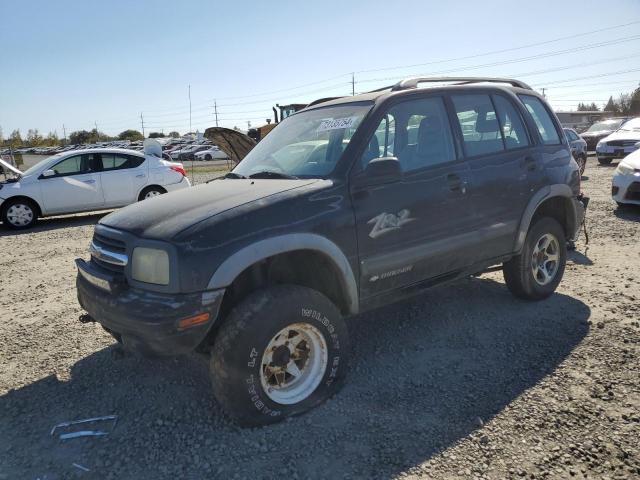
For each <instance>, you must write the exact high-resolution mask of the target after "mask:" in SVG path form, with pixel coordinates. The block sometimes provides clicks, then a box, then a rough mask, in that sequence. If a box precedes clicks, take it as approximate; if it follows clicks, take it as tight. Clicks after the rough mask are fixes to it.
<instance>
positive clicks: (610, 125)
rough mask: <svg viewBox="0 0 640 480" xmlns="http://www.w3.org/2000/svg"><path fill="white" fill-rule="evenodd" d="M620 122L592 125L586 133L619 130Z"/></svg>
mask: <svg viewBox="0 0 640 480" xmlns="http://www.w3.org/2000/svg"><path fill="white" fill-rule="evenodd" d="M621 124H622V120H604V121H603V122H597V123H594V124H593V125H591V126H590V127H589V130H587V132H601V131H603V130H617V129H618V128H620V125H621Z"/></svg>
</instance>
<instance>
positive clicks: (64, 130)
mask: <svg viewBox="0 0 640 480" xmlns="http://www.w3.org/2000/svg"><path fill="white" fill-rule="evenodd" d="M62 132H63V133H64V144H65V145H66V144H67V129H66V128H65V127H64V123H63V124H62Z"/></svg>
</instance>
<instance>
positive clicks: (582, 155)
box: [563, 128, 587, 175]
mask: <svg viewBox="0 0 640 480" xmlns="http://www.w3.org/2000/svg"><path fill="white" fill-rule="evenodd" d="M563 130H564V134H565V135H566V136H567V140H568V141H569V146H570V147H571V154H572V155H573V158H574V159H575V161H576V163H577V164H578V166H579V167H580V175H584V170H585V168H587V142H586V141H584V140H583V139H582V138H580V136H579V135H578V134H577V133H576V131H575V130H573V129H571V128H565V129H563Z"/></svg>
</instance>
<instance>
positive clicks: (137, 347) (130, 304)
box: [76, 259, 224, 355]
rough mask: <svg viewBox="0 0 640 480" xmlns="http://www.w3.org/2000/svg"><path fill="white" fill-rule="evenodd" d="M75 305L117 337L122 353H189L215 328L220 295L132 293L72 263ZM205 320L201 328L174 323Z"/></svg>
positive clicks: (99, 273)
mask: <svg viewBox="0 0 640 480" xmlns="http://www.w3.org/2000/svg"><path fill="white" fill-rule="evenodd" d="M76 266H77V268H78V276H77V278H76V287H77V290H78V302H79V303H80V306H81V307H82V308H83V309H84V310H86V311H87V313H88V314H89V316H90V317H91V318H92V319H93V320H94V321H96V322H98V323H100V324H101V325H102V326H104V327H105V328H106V329H107V330H109V331H110V332H112V333H114V334H115V335H116V336H119V337H120V338H121V339H122V343H123V345H124V346H125V348H127V349H129V350H134V351H139V352H142V353H145V354H156V355H180V354H185V353H189V352H191V351H193V350H194V349H195V348H196V347H197V346H198V345H200V343H201V342H202V341H203V340H204V339H205V337H206V336H207V334H208V333H209V331H210V330H211V327H212V325H213V324H214V322H215V320H216V318H217V316H218V312H219V309H220V304H221V303H222V297H223V295H224V289H221V290H213V291H205V292H198V293H187V294H165V293H157V292H150V291H146V290H142V289H138V288H131V287H130V286H128V285H126V284H125V283H124V282H118V281H117V279H116V277H113V276H111V275H109V274H105V273H104V272H103V271H101V270H97V269H95V268H94V267H93V266H92V265H91V263H88V262H85V261H84V260H82V259H76ZM201 314H209V318H208V320H207V321H206V322H203V323H198V324H196V325H193V326H191V327H186V328H181V327H180V325H179V322H180V321H181V320H185V319H189V318H192V317H194V316H197V315H201Z"/></svg>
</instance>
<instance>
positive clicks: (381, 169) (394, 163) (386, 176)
mask: <svg viewBox="0 0 640 480" xmlns="http://www.w3.org/2000/svg"><path fill="white" fill-rule="evenodd" d="M364 176H365V178H366V180H365V181H366V183H368V184H381V183H392V182H397V181H398V180H400V178H402V167H401V166H400V161H399V160H398V159H397V158H396V157H381V158H374V159H373V160H371V161H370V162H369V164H368V165H367V167H366V168H365V170H364Z"/></svg>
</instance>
